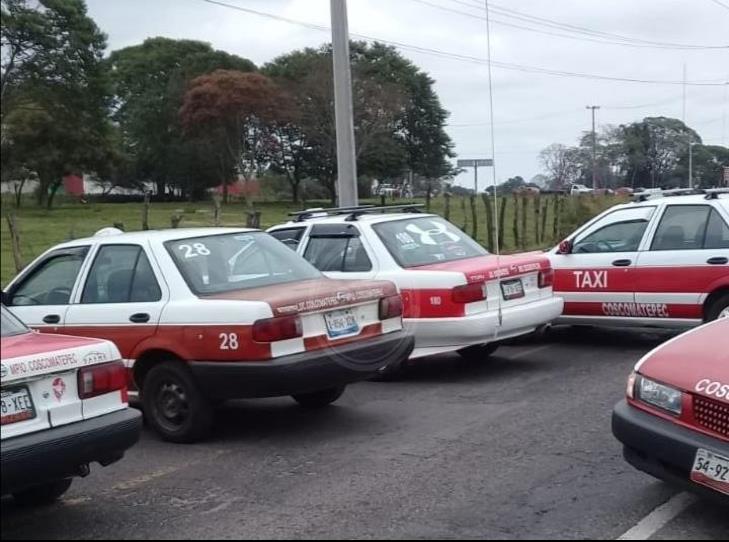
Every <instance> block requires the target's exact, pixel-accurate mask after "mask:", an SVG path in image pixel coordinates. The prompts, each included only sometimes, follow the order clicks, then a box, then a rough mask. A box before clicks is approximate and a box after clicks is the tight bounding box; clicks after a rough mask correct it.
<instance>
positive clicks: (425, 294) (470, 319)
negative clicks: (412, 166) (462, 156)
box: [269, 205, 562, 359]
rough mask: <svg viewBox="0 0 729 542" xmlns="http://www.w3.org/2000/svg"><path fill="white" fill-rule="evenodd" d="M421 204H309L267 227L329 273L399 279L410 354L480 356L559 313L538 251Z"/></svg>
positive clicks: (546, 264)
mask: <svg viewBox="0 0 729 542" xmlns="http://www.w3.org/2000/svg"><path fill="white" fill-rule="evenodd" d="M419 207H421V206H418V205H406V206H387V207H384V208H378V207H374V208H372V207H360V208H358V209H352V208H348V209H329V210H324V211H322V210H311V211H302V212H300V213H294V218H293V220H291V221H290V222H288V223H285V224H280V225H278V226H274V227H273V228H271V229H269V232H270V233H271V235H273V236H274V237H276V238H277V239H279V240H280V241H282V242H283V243H285V244H286V245H288V246H289V247H290V248H291V249H293V250H295V251H296V252H298V253H299V254H301V255H302V256H303V257H304V258H306V259H307V260H308V261H309V262H311V263H312V264H313V265H314V266H315V267H316V268H317V269H320V270H321V271H322V272H324V273H325V274H326V275H327V276H329V277H332V278H339V279H344V278H347V279H357V280H373V279H377V280H387V281H391V282H393V283H395V284H396V285H397V287H398V288H399V290H400V292H401V294H402V297H403V303H404V323H405V327H406V329H408V330H409V331H410V332H411V333H412V334H413V335H414V336H415V350H414V351H413V354H412V356H411V359H416V358H420V357H423V356H427V355H431V354H437V353H441V352H451V351H456V352H458V353H459V354H461V355H462V356H463V357H466V358H473V359H485V358H487V357H488V356H489V354H490V353H492V352H493V351H494V350H495V349H496V347H497V346H498V341H500V340H503V339H506V338H510V337H516V336H519V335H524V334H527V333H531V332H533V331H534V330H536V329H538V328H540V327H542V326H545V325H546V324H548V323H549V322H551V321H552V320H553V319H554V318H556V317H557V316H559V315H560V314H561V312H562V300H561V299H560V298H558V297H555V296H554V295H553V294H552V275H553V273H552V269H551V267H550V264H549V260H548V258H547V257H546V256H545V255H544V254H543V253H529V254H516V255H511V256H496V255H494V254H489V253H488V252H487V251H486V249H484V248H483V247H482V246H481V245H479V244H478V243H477V242H476V241H474V240H473V239H471V238H470V237H469V236H468V235H467V234H465V233H464V232H463V231H461V230H460V229H459V228H457V227H456V226H454V225H453V224H451V223H450V222H448V221H446V220H444V219H443V218H441V217H439V216H437V215H433V214H430V213H421V212H413V211H419Z"/></svg>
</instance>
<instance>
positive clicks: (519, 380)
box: [2, 328, 729, 540]
mask: <svg viewBox="0 0 729 542" xmlns="http://www.w3.org/2000/svg"><path fill="white" fill-rule="evenodd" d="M668 337H670V334H667V333H659V332H626V331H607V330H595V329H584V330H578V329H572V328H563V329H559V330H556V331H555V332H554V333H553V334H552V335H551V337H550V338H549V339H548V340H547V341H546V342H525V343H522V344H518V345H512V346H504V347H502V348H500V349H499V350H498V351H497V352H496V354H494V355H493V357H492V358H491V359H489V360H487V361H485V362H483V363H470V364H468V363H464V362H461V361H460V360H459V358H458V357H457V356H452V355H448V356H439V357H434V358H429V359H426V360H422V361H421V362H420V364H419V366H417V367H415V368H413V369H412V370H411V371H410V372H409V373H408V374H407V375H406V376H405V377H404V378H403V379H401V380H399V381H397V382H387V383H374V382H367V383H363V384H359V385H356V386H352V387H351V388H350V389H349V390H348V391H347V393H346V394H345V396H344V397H343V398H342V399H341V400H340V401H339V402H338V403H337V405H336V406H334V407H331V408H329V409H325V410H322V411H306V410H303V409H301V408H299V407H298V406H296V404H295V403H294V402H293V401H291V400H290V399H275V400H266V401H250V402H237V403H233V404H230V405H226V406H225V407H223V408H222V409H221V410H220V411H219V413H218V414H219V416H218V419H217V425H216V432H215V435H214V438H213V439H211V440H210V441H208V442H205V443H202V444H197V445H192V446H184V445H173V444H166V443H163V442H161V441H159V440H158V439H157V438H156V437H155V436H154V435H153V434H152V433H150V432H148V431H145V434H144V435H143V438H142V441H141V443H140V444H139V445H138V446H137V447H136V448H134V449H133V450H131V451H130V452H129V453H128V454H127V456H126V457H125V459H124V460H122V461H121V462H120V463H117V464H115V465H112V466H111V467H108V468H105V469H102V468H95V469H94V470H93V472H92V474H91V476H89V477H88V478H86V479H83V480H77V481H75V482H74V485H73V486H72V488H71V490H70V491H69V492H68V493H67V495H66V497H65V498H64V500H63V501H62V503H60V504H58V505H55V506H52V507H48V508H42V509H35V510H32V509H31V510H28V509H20V508H17V507H15V505H14V504H13V502H12V500H11V499H3V501H2V538H68V539H73V538H76V539H78V538H112V539H116V538H171V539H185V538H327V539H328V538H569V539H572V538H599V539H615V538H618V537H620V536H621V535H623V534H624V533H626V532H628V531H629V530H630V529H631V528H634V527H635V526H636V525H639V527H638V529H639V530H640V529H642V527H640V525H644V524H647V525H648V527H649V529H648V530H647V531H646V532H647V534H650V535H651V536H652V537H653V538H655V539H675V540H683V539H686V538H689V539H717V540H719V539H728V538H729V519H728V515H727V513H726V512H727V511H726V510H722V509H720V508H719V507H718V506H716V505H713V504H711V503H708V502H705V501H701V500H694V499H693V498H692V497H688V496H687V495H685V494H684V495H683V496H682V495H680V494H679V495H678V497H676V494H677V491H676V490H674V489H672V488H670V487H668V486H666V485H665V484H663V483H661V482H659V481H656V480H654V479H652V478H650V477H649V476H646V475H644V474H642V473H639V472H637V471H635V470H634V469H633V468H632V467H630V466H629V465H627V464H626V463H625V462H624V461H623V459H622V456H621V449H620V446H619V444H618V443H617V442H616V441H615V440H614V438H613V437H612V434H611V432H610V412H611V409H612V406H613V405H614V403H615V402H617V401H618V400H619V399H621V397H622V395H623V393H624V388H625V381H626V377H627V375H628V373H629V372H630V370H631V369H632V367H633V364H634V363H635V362H636V361H637V360H638V359H639V358H640V357H641V356H642V355H643V354H644V353H646V352H647V351H648V350H650V349H651V348H652V347H653V346H655V345H657V344H659V343H660V342H661V341H663V340H665V339H667V338H668ZM677 499H678V500H677ZM684 501H685V502H687V503H688V504H681V503H682V502H684ZM664 503H667V504H664ZM677 504H678V505H680V506H679V507H678V509H677V510H678V511H677V512H675V513H671V514H669V516H668V519H666V518H664V519H663V520H662V521H663V523H665V525H663V526H662V527H661V525H662V523H661V520H660V517H663V516H661V512H660V510H659V511H658V512H654V510H656V509H657V508H661V507H662V506H663V508H666V507H668V508H671V507H672V506H673V505H677ZM674 508H675V506H674ZM651 514H652V515H651ZM656 514H657V515H658V516H660V517H659V518H658V520H656V517H655V516H656ZM649 515H651V516H650V517H649V519H648V520H647V521H643V522H642V520H644V518H646V516H649ZM674 516H675V517H674ZM641 522H642V523H641ZM651 526H652V527H651ZM641 532H642V531H641Z"/></svg>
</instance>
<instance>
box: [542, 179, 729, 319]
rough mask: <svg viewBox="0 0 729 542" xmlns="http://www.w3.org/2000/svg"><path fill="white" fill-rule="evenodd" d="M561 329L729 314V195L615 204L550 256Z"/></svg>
mask: <svg viewBox="0 0 729 542" xmlns="http://www.w3.org/2000/svg"><path fill="white" fill-rule="evenodd" d="M549 256H550V260H551V262H552V267H553V268H554V273H555V278H554V290H555V293H556V294H557V295H559V296H562V297H563V298H564V301H565V307H564V315H563V316H562V317H561V318H560V319H559V322H560V323H565V324H598V325H613V326H626V325H627V326H633V325H639V326H655V327H686V326H692V325H697V324H700V323H702V322H705V321H709V320H714V319H716V318H717V317H718V316H719V315H726V314H727V313H729V190H726V191H722V190H721V189H719V190H715V191H707V193H706V194H697V195H685V196H671V197H662V195H661V193H656V194H652V195H651V196H650V197H649V199H646V201H640V202H636V203H627V204H621V205H616V206H615V207H612V208H611V209H609V210H607V211H605V212H604V213H602V214H601V215H599V216H597V217H595V218H594V219H593V220H591V221H589V222H588V223H587V224H585V225H584V226H582V227H581V228H579V229H578V230H577V231H575V232H574V233H573V234H572V235H570V237H569V238H567V239H566V240H565V241H563V242H562V243H561V244H560V245H559V246H558V247H555V248H554V249H553V250H551V251H550V253H549Z"/></svg>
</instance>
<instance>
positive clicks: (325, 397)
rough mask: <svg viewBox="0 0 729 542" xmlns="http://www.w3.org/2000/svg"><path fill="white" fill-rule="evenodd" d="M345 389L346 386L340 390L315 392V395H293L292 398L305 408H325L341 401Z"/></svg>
mask: <svg viewBox="0 0 729 542" xmlns="http://www.w3.org/2000/svg"><path fill="white" fill-rule="evenodd" d="M345 388H346V386H340V387H338V388H329V389H326V390H321V391H315V392H313V393H301V394H298V395H292V397H293V398H294V401H296V402H297V403H299V404H300V405H301V406H302V407H304V408H323V407H326V406H329V405H331V404H332V403H333V402H334V401H336V400H337V399H339V398H340V397H341V396H342V394H343V393H344V390H345Z"/></svg>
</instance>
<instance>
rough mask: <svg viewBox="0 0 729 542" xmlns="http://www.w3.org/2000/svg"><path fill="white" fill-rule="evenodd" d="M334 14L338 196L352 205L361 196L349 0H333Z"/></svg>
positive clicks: (340, 204) (348, 204)
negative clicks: (350, 53)
mask: <svg viewBox="0 0 729 542" xmlns="http://www.w3.org/2000/svg"><path fill="white" fill-rule="evenodd" d="M331 17H332V49H333V54H332V56H333V73H334V115H335V118H336V127H337V172H338V175H337V197H338V201H339V206H340V207H351V206H355V205H358V203H359V199H358V194H357V158H356V154H355V149H354V120H353V113H352V73H351V69H350V64H349V30H348V27H347V2H346V0H331Z"/></svg>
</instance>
